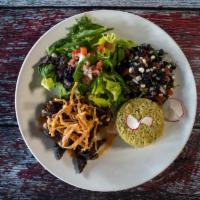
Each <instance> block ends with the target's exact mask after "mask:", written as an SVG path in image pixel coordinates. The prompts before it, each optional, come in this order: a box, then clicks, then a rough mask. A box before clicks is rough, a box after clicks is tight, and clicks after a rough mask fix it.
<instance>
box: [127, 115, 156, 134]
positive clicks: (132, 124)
mask: <svg viewBox="0 0 200 200" xmlns="http://www.w3.org/2000/svg"><path fill="white" fill-rule="evenodd" d="M152 122H153V119H152V118H151V117H144V118H142V119H141V120H140V121H138V120H137V119H136V118H135V117H133V116H132V115H128V116H127V118H126V124H127V126H128V128H130V129H132V130H136V129H138V127H139V126H140V124H145V125H147V126H151V125H152Z"/></svg>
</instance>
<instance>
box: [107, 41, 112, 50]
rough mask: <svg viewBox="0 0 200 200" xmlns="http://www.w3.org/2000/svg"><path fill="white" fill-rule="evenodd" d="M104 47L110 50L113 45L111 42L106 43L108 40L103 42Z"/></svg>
mask: <svg viewBox="0 0 200 200" xmlns="http://www.w3.org/2000/svg"><path fill="white" fill-rule="evenodd" d="M105 48H107V49H110V50H112V48H113V45H112V44H111V43H108V42H107V43H106V44H105Z"/></svg>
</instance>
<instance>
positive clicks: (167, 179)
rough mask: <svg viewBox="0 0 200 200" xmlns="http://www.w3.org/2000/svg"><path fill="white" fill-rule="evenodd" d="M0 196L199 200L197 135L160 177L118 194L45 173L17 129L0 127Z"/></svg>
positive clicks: (198, 137)
mask: <svg viewBox="0 0 200 200" xmlns="http://www.w3.org/2000/svg"><path fill="white" fill-rule="evenodd" d="M0 138H1V140H0V145H1V154H0V165H1V168H0V179H1V184H0V194H1V195H2V196H3V197H4V198H3V199H29V198H31V199H45V198H48V199H55V198H56V199H71V200H73V199H76V200H79V199H92V200H94V199H99V200H103V199H106V200H111V199H127V200H130V199H141V200H143V199H149V200H151V199H152V200H155V199H168V200H169V199H198V198H200V146H199V141H200V134H199V129H194V130H193V132H192V135H191V137H190V139H189V142H188V143H187V145H186V147H185V148H184V151H183V152H182V153H181V154H180V156H179V157H178V158H177V159H176V161H175V162H174V163H173V164H172V165H171V166H170V167H169V168H168V169H167V170H165V171H164V172H163V173H162V174H160V175H159V176H157V177H156V178H154V179H153V180H151V181H149V182H147V183H145V184H144V185H142V186H139V187H136V188H132V189H129V190H125V191H121V192H109V193H99V192H89V191H86V190H81V189H78V188H76V187H73V186H70V185H68V184H66V183H64V182H62V181H60V180H58V179H57V178H55V177H54V176H53V175H51V174H50V173H48V172H47V171H45V170H44V169H43V168H42V166H41V165H40V164H39V163H38V162H37V161H36V160H35V159H34V158H33V156H32V155H31V153H30V151H29V150H28V149H27V147H26V146H25V143H24V141H23V140H22V138H21V135H20V133H19V130H18V128H17V127H8V128H7V127H0ZM0 199H1V198H0Z"/></svg>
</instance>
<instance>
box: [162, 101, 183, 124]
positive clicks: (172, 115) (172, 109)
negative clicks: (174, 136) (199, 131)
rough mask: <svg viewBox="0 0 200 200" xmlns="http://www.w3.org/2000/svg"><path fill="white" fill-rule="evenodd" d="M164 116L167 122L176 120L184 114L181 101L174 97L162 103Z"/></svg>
mask: <svg viewBox="0 0 200 200" xmlns="http://www.w3.org/2000/svg"><path fill="white" fill-rule="evenodd" d="M163 112H164V118H165V120H166V121H169V122H176V121H179V120H180V119H181V117H182V116H183V115H184V111H183V105H182V103H181V102H180V101H179V100H178V99H175V98H170V99H168V100H167V101H166V102H165V103H164V105H163Z"/></svg>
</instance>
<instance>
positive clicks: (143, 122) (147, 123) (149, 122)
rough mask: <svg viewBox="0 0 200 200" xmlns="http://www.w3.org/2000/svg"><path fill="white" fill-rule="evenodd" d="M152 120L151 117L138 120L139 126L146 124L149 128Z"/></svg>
mask: <svg viewBox="0 0 200 200" xmlns="http://www.w3.org/2000/svg"><path fill="white" fill-rule="evenodd" d="M152 122H153V119H152V118H151V117H144V118H142V119H141V120H140V123H141V124H146V125H147V126H151V125H152Z"/></svg>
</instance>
